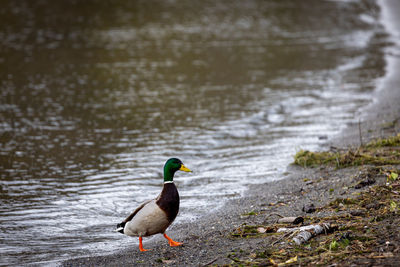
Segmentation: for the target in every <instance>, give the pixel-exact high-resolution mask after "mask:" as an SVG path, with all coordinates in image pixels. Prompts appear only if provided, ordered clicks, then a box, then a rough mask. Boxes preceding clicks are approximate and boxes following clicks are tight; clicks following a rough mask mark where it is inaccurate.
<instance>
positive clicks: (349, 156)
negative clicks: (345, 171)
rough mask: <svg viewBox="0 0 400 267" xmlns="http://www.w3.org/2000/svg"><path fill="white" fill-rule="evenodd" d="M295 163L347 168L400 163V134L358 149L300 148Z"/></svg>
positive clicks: (308, 165) (305, 165)
mask: <svg viewBox="0 0 400 267" xmlns="http://www.w3.org/2000/svg"><path fill="white" fill-rule="evenodd" d="M294 164H296V165H299V166H302V167H311V168H313V167H318V166H322V165H329V166H335V167H336V168H345V167H349V166H361V165H366V164H369V165H378V166H382V165H390V164H394V165H395V164H400V134H399V135H397V136H393V137H389V138H384V139H378V140H375V141H372V142H370V143H368V144H367V145H365V146H361V147H359V148H358V149H357V150H352V149H348V150H341V151H338V152H331V151H324V152H311V151H308V150H300V151H299V152H297V153H296V155H295V156H294Z"/></svg>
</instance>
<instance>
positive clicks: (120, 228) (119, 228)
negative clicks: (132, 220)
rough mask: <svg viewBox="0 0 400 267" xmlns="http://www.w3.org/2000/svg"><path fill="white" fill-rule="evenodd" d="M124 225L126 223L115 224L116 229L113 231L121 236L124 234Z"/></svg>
mask: <svg viewBox="0 0 400 267" xmlns="http://www.w3.org/2000/svg"><path fill="white" fill-rule="evenodd" d="M125 224H126V222H122V223H119V224H117V229H115V231H116V232H119V233H121V234H123V233H124V228H125Z"/></svg>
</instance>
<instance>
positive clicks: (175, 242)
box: [164, 233, 183, 247]
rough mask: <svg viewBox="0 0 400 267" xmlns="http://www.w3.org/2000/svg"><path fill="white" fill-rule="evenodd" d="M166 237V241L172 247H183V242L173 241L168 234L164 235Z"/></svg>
mask: <svg viewBox="0 0 400 267" xmlns="http://www.w3.org/2000/svg"><path fill="white" fill-rule="evenodd" d="M164 237H165V238H166V239H168V243H169V245H170V246H171V247H177V246H181V245H183V243H181V242H177V241H174V240H172V239H171V238H170V237H169V236H167V234H165V233H164Z"/></svg>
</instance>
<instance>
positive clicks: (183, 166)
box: [179, 164, 191, 172]
mask: <svg viewBox="0 0 400 267" xmlns="http://www.w3.org/2000/svg"><path fill="white" fill-rule="evenodd" d="M179 170H180V171H184V172H191V170H190V169H189V168H187V167H186V166H185V165H183V164H182V165H181V168H180V169H179Z"/></svg>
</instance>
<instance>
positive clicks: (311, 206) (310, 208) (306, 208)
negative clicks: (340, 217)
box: [302, 203, 317, 213]
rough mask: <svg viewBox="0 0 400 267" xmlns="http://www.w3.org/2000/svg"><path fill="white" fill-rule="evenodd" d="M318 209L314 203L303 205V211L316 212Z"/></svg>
mask: <svg viewBox="0 0 400 267" xmlns="http://www.w3.org/2000/svg"><path fill="white" fill-rule="evenodd" d="M316 210H317V209H316V208H315V206H314V204H312V203H311V204H305V205H304V206H303V209H302V211H304V212H305V213H313V212H315V211H316Z"/></svg>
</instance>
